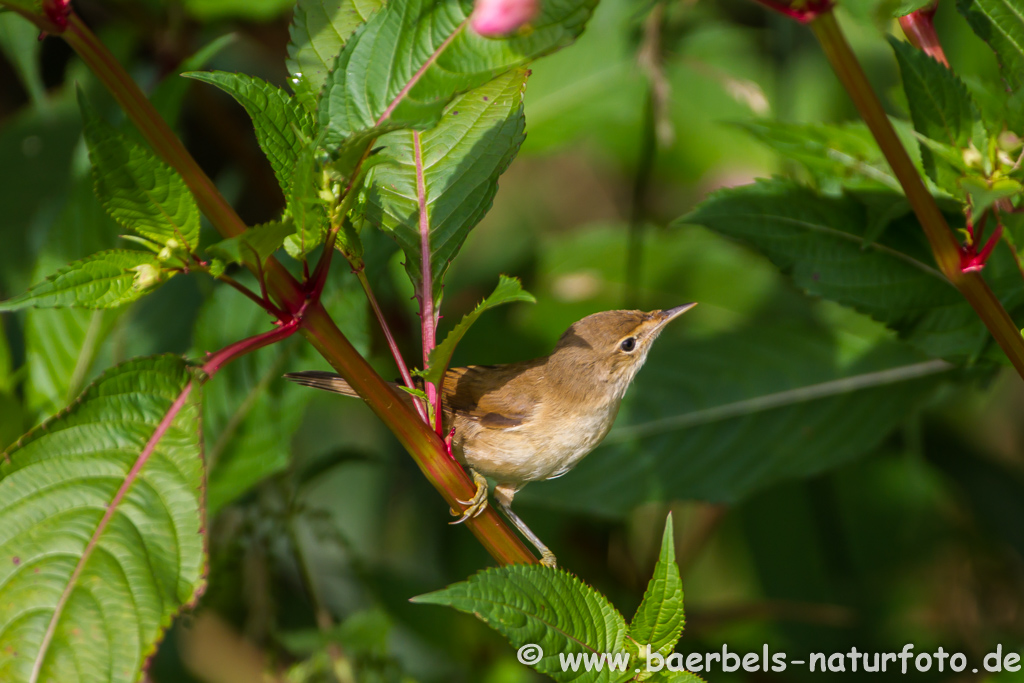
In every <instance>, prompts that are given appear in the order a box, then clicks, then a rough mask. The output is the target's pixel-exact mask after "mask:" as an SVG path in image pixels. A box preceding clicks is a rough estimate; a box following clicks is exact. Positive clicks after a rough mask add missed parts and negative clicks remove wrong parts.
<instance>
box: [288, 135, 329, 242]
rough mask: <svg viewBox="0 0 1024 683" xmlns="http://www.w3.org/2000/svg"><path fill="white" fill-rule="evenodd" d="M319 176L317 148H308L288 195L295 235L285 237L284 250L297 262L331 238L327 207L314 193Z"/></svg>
mask: <svg viewBox="0 0 1024 683" xmlns="http://www.w3.org/2000/svg"><path fill="white" fill-rule="evenodd" d="M319 174H320V169H319V164H318V163H317V160H316V150H315V148H314V147H313V146H312V145H310V146H307V147H304V148H303V149H302V150H301V151H300V152H299V156H298V159H297V160H296V163H295V178H294V182H293V184H292V188H291V191H290V192H288V194H287V195H285V196H286V198H287V201H288V211H289V213H290V214H291V217H292V221H293V222H294V224H295V233H294V234H292V235H289V236H288V237H286V238H285V240H284V248H285V251H287V252H288V254H289V255H290V256H291V257H292V258H295V259H303V258H305V256H306V254H308V253H309V252H311V251H313V250H314V249H316V248H317V247H318V246H320V245H321V244H323V242H324V239H326V238H327V224H328V216H327V206H326V204H325V202H324V200H323V198H322V197H321V196H320V194H319V193H318V192H316V191H314V188H315V187H316V185H315V178H316V176H318V175H319Z"/></svg>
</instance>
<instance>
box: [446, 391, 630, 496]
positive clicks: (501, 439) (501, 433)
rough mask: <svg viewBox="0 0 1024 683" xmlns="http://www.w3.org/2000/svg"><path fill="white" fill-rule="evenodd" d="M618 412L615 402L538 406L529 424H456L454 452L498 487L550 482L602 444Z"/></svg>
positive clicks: (464, 422)
mask: <svg viewBox="0 0 1024 683" xmlns="http://www.w3.org/2000/svg"><path fill="white" fill-rule="evenodd" d="M618 409H619V401H618V400H615V401H609V402H608V403H606V404H601V405H598V406H591V407H589V409H588V410H580V409H579V407H578V406H571V407H568V408H566V407H564V406H563V407H560V408H559V407H552V406H551V405H545V404H541V405H538V406H537V412H536V414H535V415H534V416H533V417H532V419H530V420H529V421H528V422H526V423H523V424H521V425H518V426H514V427H509V428H505V429H488V428H484V427H482V426H481V425H480V424H479V423H478V422H475V421H471V420H457V422H456V432H455V437H454V439H453V442H452V450H453V452H454V454H455V455H456V457H458V458H459V459H460V460H462V461H464V462H465V463H466V464H468V465H469V466H471V467H472V468H473V469H475V470H476V471H478V472H480V473H481V474H483V475H485V476H488V477H491V478H492V479H495V480H496V481H497V482H498V483H499V484H506V485H508V484H512V485H516V486H517V487H518V486H522V485H523V484H526V483H527V482H531V481H539V480H542V479H553V478H555V477H560V476H562V475H563V474H565V473H566V472H568V471H569V470H571V469H572V468H573V467H575V466H576V464H577V463H578V462H579V461H580V460H582V459H583V457H584V456H586V455H587V454H588V453H590V452H591V451H592V450H594V448H596V447H597V445H598V444H600V443H601V441H602V440H603V439H604V437H605V436H606V435H607V434H608V431H609V430H610V429H611V426H612V423H613V422H614V421H615V416H616V414H617V413H618Z"/></svg>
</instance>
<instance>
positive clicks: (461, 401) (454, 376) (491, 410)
mask: <svg viewBox="0 0 1024 683" xmlns="http://www.w3.org/2000/svg"><path fill="white" fill-rule="evenodd" d="M533 367H534V364H533V363H532V362H530V361H527V362H524V363H510V364H508V365H471V366H469V367H466V368H451V369H450V370H448V373H447V374H446V375H445V378H444V389H443V394H444V402H445V413H451V412H454V413H455V414H458V415H461V416H463V417H466V418H468V419H470V420H473V421H475V422H478V423H479V424H480V426H482V427H485V428H487V429H510V428H512V427H518V426H519V425H521V424H523V423H524V422H526V421H528V420H529V419H530V417H531V416H532V415H533V414H534V411H535V410H537V399H538V397H537V396H535V395H534V393H535V392H531V391H530V390H529V387H530V386H531V385H532V384H533V383H532V382H530V381H525V380H527V379H528V378H527V377H525V376H524V375H527V374H530V373H531V372H532V370H533ZM517 380H518V381H517Z"/></svg>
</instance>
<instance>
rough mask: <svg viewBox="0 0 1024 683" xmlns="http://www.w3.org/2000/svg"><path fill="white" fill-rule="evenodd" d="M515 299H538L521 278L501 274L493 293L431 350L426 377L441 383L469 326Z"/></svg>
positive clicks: (532, 301) (530, 300) (532, 300)
mask: <svg viewBox="0 0 1024 683" xmlns="http://www.w3.org/2000/svg"><path fill="white" fill-rule="evenodd" d="M513 301H529V302H530V303H531V304H535V303H537V300H536V299H535V298H533V295H532V294H530V293H529V292H527V291H525V290H524V289H523V285H522V283H521V282H519V278H515V277H509V276H507V275H502V276H500V278H499V280H498V286H497V287H495V288H494V291H493V292H491V295H490V296H488V297H487V298H486V299H484V300H483V301H481V302H480V303H479V304H477V305H476V308H474V309H473V310H472V311H470V312H469V313H467V314H466V315H464V316H462V320H460V321H459V324H458V325H456V326H455V327H454V328H452V331H451V332H449V333H448V335H447V336H446V337H445V338H444V341H443V342H441V343H440V344H438V345H437V346H436V347H434V350H433V351H431V352H430V368H428V369H427V373H426V374H425V375H424V379H425V380H426V381H428V382H433V383H435V384H438V383H440V381H441V378H442V377H444V373H445V372H446V371H447V370H448V363H450V362H451V360H452V354H453V353H455V347H456V346H458V344H459V342H460V341H461V340H462V338H463V337H464V336H465V335H466V332H468V331H469V328H470V327H472V326H473V323H475V322H476V320H477V318H479V317H480V316H481V315H482V314H483V313H484V311H487V310H490V309H492V308H494V307H495V306H500V305H502V304H509V303H512V302H513Z"/></svg>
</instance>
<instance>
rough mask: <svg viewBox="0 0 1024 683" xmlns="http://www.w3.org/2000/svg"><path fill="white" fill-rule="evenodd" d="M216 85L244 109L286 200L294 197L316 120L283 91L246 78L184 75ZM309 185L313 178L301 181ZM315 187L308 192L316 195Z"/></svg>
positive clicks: (221, 74) (214, 73) (224, 74)
mask: <svg viewBox="0 0 1024 683" xmlns="http://www.w3.org/2000/svg"><path fill="white" fill-rule="evenodd" d="M182 75H183V76H185V77H187V78H192V79H195V80H197V81H202V82H203V83H209V84H210V85H215V86H217V87H218V88H220V89H221V90H223V91H224V92H226V93H228V94H229V95H231V96H232V97H234V98H235V100H236V101H237V102H238V103H239V104H240V105H242V107H243V108H244V109H245V111H246V112H247V113H248V114H249V117H250V118H251V119H252V122H253V126H254V127H255V129H256V140H257V141H258V142H259V145H260V148H261V149H262V150H263V153H264V154H265V155H266V156H267V160H268V161H270V166H271V168H273V169H274V175H275V176H276V177H277V182H278V183H279V184H280V185H281V191H282V192H284V195H285V197H286V198H288V197H290V196H291V194H292V185H293V182H294V181H295V178H294V174H295V173H296V172H297V171H296V166H297V165H298V164H299V157H300V154H301V153H302V148H303V147H304V146H308V145H309V144H311V142H310V139H311V138H312V137H313V136H314V131H313V116H312V114H310V113H309V112H308V111H306V109H305V108H304V107H303V106H302V105H301V104H299V102H298V100H297V99H295V98H294V97H291V96H290V95H289V94H288V93H286V92H285V91H284V90H282V89H281V88H278V87H276V86H273V85H271V84H269V83H267V82H266V81H262V80H260V79H258V78H253V77H252V76H246V75H245V74H237V73H227V72H224V71H211V72H192V73H186V74H182ZM302 180H303V181H310V180H311V177H310V176H308V175H307V176H305V177H303V178H302ZM314 188H315V185H313V186H312V187H311V188H308V191H309V192H315V191H316V190H315V189H314Z"/></svg>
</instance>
